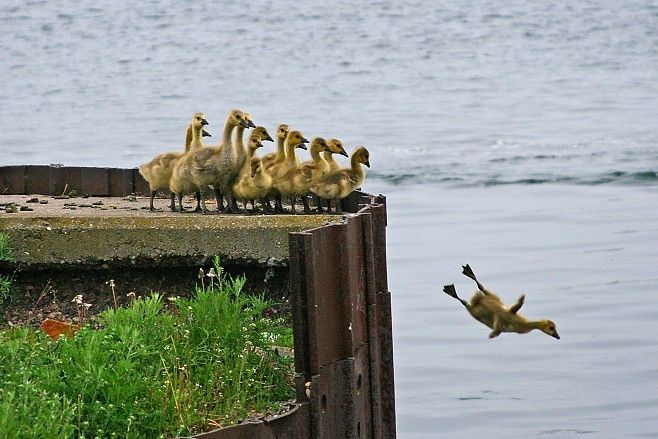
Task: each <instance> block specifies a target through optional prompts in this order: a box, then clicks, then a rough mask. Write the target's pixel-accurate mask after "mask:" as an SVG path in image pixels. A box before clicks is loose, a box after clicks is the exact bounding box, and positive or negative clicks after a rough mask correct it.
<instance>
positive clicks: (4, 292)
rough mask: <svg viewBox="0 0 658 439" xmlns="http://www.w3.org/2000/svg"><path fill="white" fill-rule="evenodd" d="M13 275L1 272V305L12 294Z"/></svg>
mask: <svg viewBox="0 0 658 439" xmlns="http://www.w3.org/2000/svg"><path fill="white" fill-rule="evenodd" d="M11 285H12V282H11V277H9V276H5V275H4V274H0V306H2V305H3V304H4V303H5V302H6V301H7V300H8V299H9V297H10V295H11Z"/></svg>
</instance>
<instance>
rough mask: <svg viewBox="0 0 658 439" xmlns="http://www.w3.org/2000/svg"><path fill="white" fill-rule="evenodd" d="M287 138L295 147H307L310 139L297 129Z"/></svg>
mask: <svg viewBox="0 0 658 439" xmlns="http://www.w3.org/2000/svg"><path fill="white" fill-rule="evenodd" d="M286 140H287V141H288V144H289V145H294V146H295V148H301V149H306V145H305V144H306V143H308V140H306V139H305V138H304V136H303V135H302V133H301V132H299V131H297V130H295V131H291V132H290V133H288V137H287V138H286Z"/></svg>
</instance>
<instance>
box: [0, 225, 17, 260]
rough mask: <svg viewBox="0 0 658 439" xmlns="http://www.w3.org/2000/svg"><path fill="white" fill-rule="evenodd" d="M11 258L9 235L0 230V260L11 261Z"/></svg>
mask: <svg viewBox="0 0 658 439" xmlns="http://www.w3.org/2000/svg"><path fill="white" fill-rule="evenodd" d="M13 260H14V256H13V249H12V248H11V245H10V244H9V235H7V234H6V233H4V232H0V261H6V262H12V261H13Z"/></svg>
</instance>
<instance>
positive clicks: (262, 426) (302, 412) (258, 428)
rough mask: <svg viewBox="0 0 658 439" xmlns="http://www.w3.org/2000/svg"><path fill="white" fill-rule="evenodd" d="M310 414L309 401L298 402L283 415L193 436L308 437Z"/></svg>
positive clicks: (244, 438)
mask: <svg viewBox="0 0 658 439" xmlns="http://www.w3.org/2000/svg"><path fill="white" fill-rule="evenodd" d="M309 416H310V410H309V404H308V402H303V403H297V404H295V405H294V406H293V407H292V408H291V409H290V410H289V411H287V412H286V413H284V414H281V415H273V416H266V417H264V418H260V419H254V420H248V421H245V422H243V423H242V424H238V425H233V426H231V427H225V428H220V429H217V430H213V431H209V432H207V433H201V434H197V435H195V436H191V437H192V438H194V439H307V438H310V437H311V435H310V429H309V422H308V419H309ZM180 439H186V438H180Z"/></svg>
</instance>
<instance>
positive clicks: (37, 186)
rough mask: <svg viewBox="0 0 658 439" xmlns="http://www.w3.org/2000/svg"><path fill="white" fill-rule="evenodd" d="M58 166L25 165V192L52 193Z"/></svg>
mask: <svg viewBox="0 0 658 439" xmlns="http://www.w3.org/2000/svg"><path fill="white" fill-rule="evenodd" d="M58 172H59V168H56V167H53V166H46V165H43V166H41V165H28V166H25V193H26V194H44V195H45V194H51V195H52V194H53V190H54V187H55V180H56V175H57V173H58Z"/></svg>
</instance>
